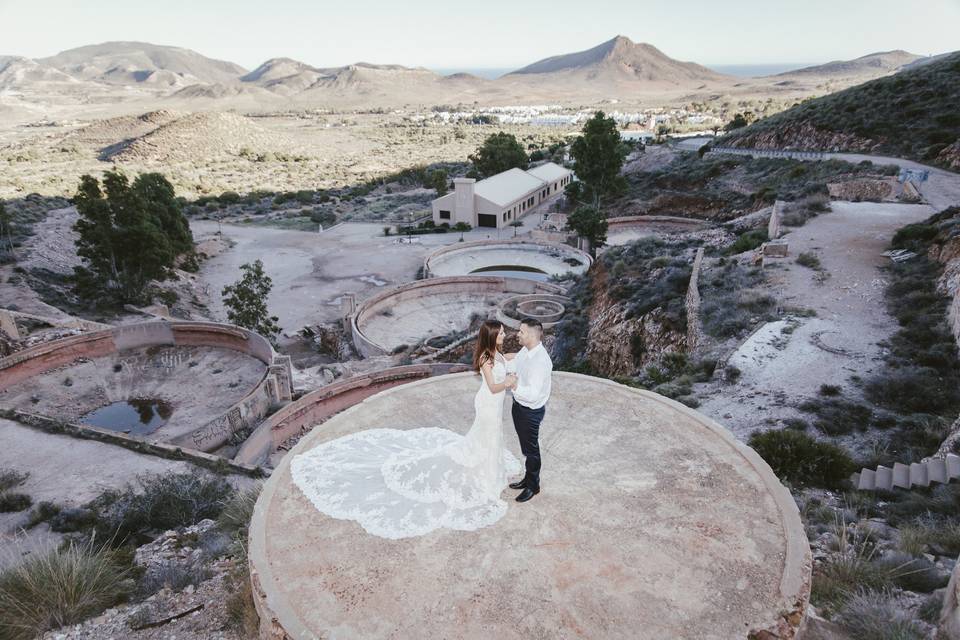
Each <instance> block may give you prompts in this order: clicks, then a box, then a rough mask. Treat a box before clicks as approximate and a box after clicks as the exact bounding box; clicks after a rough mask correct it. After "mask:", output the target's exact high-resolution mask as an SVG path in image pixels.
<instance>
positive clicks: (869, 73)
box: [773, 49, 922, 80]
mask: <svg viewBox="0 0 960 640" xmlns="http://www.w3.org/2000/svg"><path fill="white" fill-rule="evenodd" d="M921 59H922V58H921V56H918V55H915V54H912V53H909V52H907V51H903V50H901V49H897V50H895V51H881V52H878V53H871V54H868V55H865V56H861V57H859V58H855V59H854V60H834V61H832V62H827V63H825V64H819V65H816V66H812V67H804V68H803V69H795V70H794V71H787V72H784V73H778V74H777V75H775V76H773V77H774V78H780V79H783V78H796V77H804V76H820V77H824V78H831V77H863V79H864V80H868V79H872V78H875V77H878V76H884V75H887V74H889V73H893V72H895V71H899V70H900V69H902V68H904V67H906V66H907V65H909V64H911V63H913V62H915V61H917V60H921Z"/></svg>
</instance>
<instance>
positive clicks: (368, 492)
mask: <svg viewBox="0 0 960 640" xmlns="http://www.w3.org/2000/svg"><path fill="white" fill-rule="evenodd" d="M473 432H474V431H473V430H471V433H473ZM471 440H474V439H472V438H471V437H470V434H468V435H467V436H461V435H459V434H457V433H454V432H453V431H449V430H447V429H438V428H433V427H430V428H421V429H410V430H399V429H368V430H365V431H360V432H357V433H353V434H350V435H347V436H344V437H342V438H337V439H335V440H330V441H329V442H324V443H322V444H320V445H318V446H316V447H314V448H313V449H311V450H310V451H307V452H305V453H303V454H300V455H297V456H295V457H294V458H293V460H292V461H291V463H290V468H291V473H292V475H293V480H294V482H295V483H296V485H297V486H298V487H299V488H300V490H301V491H303V493H304V495H306V496H307V498H308V499H309V500H310V502H311V503H312V504H313V505H314V506H315V507H316V508H317V509H318V510H319V511H321V512H322V513H325V514H327V515H329V516H330V517H333V518H338V519H346V520H354V521H356V522H358V523H359V524H360V526H362V527H363V528H364V529H365V530H366V531H367V532H368V533H371V534H373V535H376V536H380V537H383V538H390V539H399V538H406V537H410V536H419V535H424V534H426V533H429V532H431V531H433V530H435V529H438V528H440V527H445V528H448V529H456V530H462V531H473V530H476V529H479V528H481V527H485V526H489V525H491V524H493V523H494V522H496V521H497V520H499V519H500V518H501V517H502V516H503V514H504V513H505V512H506V510H507V504H506V502H504V501H503V500H501V499H500V492H501V491H502V490H503V488H504V486H505V484H506V478H507V475H508V474H515V473H519V472H520V471H521V465H520V462H519V461H518V460H517V459H516V457H514V456H513V454H511V453H510V452H509V451H507V450H506V449H504V448H503V447H502V446H499V447H498V449H494V450H492V451H487V452H484V451H482V450H480V449H479V448H478V446H477V443H476V442H475V440H474V442H471ZM489 454H493V455H494V456H497V457H498V458H499V459H498V460H495V461H493V462H494V464H490V463H489V461H488V459H489V457H490V455H489Z"/></svg>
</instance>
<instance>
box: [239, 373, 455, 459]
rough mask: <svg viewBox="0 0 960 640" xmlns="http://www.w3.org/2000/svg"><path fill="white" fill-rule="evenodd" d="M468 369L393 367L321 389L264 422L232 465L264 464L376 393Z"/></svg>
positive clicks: (245, 443)
mask: <svg viewBox="0 0 960 640" xmlns="http://www.w3.org/2000/svg"><path fill="white" fill-rule="evenodd" d="M465 369H467V366H466V365H461V364H452V363H440V364H418V365H409V366H404V367H392V368H389V369H383V370H380V371H374V372H372V373H367V374H363V375H359V376H354V377H352V378H348V379H346V380H340V381H338V382H334V383H332V384H329V385H327V386H325V387H321V388H320V389H317V390H315V391H312V392H310V393H308V394H306V395H305V396H303V397H302V398H300V399H299V400H296V401H295V402H292V403H291V404H288V405H287V406H286V407H284V408H283V409H280V410H279V411H277V412H276V413H275V414H273V415H272V416H270V417H269V418H267V419H266V420H264V421H263V422H262V423H261V424H260V426H258V427H257V428H256V429H255V430H254V432H253V433H252V434H250V437H248V438H247V439H246V441H245V442H244V443H243V446H242V447H240V450H239V451H238V452H237V454H236V456H234V458H233V461H234V462H235V463H237V464H240V465H261V464H264V463H265V462H266V461H267V460H268V459H269V457H270V455H271V454H272V453H274V452H275V451H276V450H277V448H278V447H279V446H280V445H281V444H282V443H283V442H284V441H286V440H288V439H290V438H292V437H294V436H297V435H302V434H304V433H307V432H308V431H310V430H311V429H312V428H313V427H314V426H316V425H317V424H319V423H321V422H323V421H324V420H326V419H327V418H329V417H330V416H332V415H334V414H336V413H339V412H341V411H343V410H344V409H346V408H348V407H352V406H353V405H355V404H357V403H358V402H362V401H363V400H364V399H365V398H367V397H369V396H372V395H373V394H375V393H379V392H380V391H382V390H384V389H388V388H390V387H395V386H397V385H401V384H405V383H407V382H410V381H412V380H420V379H423V378H429V377H431V376H436V375H443V374H446V373H454V372H457V371H463V370H465Z"/></svg>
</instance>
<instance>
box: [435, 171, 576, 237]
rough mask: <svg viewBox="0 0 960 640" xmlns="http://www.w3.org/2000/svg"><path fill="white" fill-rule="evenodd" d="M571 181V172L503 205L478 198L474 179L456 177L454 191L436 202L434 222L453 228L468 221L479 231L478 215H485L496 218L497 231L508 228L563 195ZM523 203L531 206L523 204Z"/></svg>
mask: <svg viewBox="0 0 960 640" xmlns="http://www.w3.org/2000/svg"><path fill="white" fill-rule="evenodd" d="M572 180H573V172H568V173H567V175H566V176H564V177H562V178H559V179H557V180H554V181H553V182H550V183H545V184H543V185H542V186H540V187H538V188H536V189H533V190H531V191H529V192H527V193H525V194H523V195H522V196H520V197H519V198H517V199H516V200H514V201H513V202H510V203H509V204H507V205H505V206H503V205H499V204H496V203H494V202H491V201H490V200H487V199H486V198H482V197H480V196H478V195H476V194H475V193H474V188H473V185H474V184H475V182H476V181H475V180H472V179H469V178H456V179H454V181H453V182H454V191H453V192H452V193H448V194H447V195H445V196H441V197H440V198H437V199H436V200H434V201H433V203H432V209H433V223H434V224H436V225H441V224H444V223H447V224H449V225H450V226H451V227H452V226H454V225H455V224H457V223H458V222H466V223H467V224H469V225H470V226H471V227H474V228H476V227H478V226H479V218H478V215H479V214H483V215H493V216H496V218H497V228H504V227H508V226H510V223H511V222H514V221H515V220H519V219H520V218H522V217H524V216H525V215H527V214H528V213H530V212H531V211H532V210H533V209H536V208H537V207H538V206H539V205H540V204H541V203H542V202H544V201H546V200H549V199H551V198H554V197H555V196H557V195H559V194H560V193H562V192H563V189H564V187H565V186H566V185H567V184H568V183H569V182H571V181H572ZM524 203H528V204H526V205H524ZM441 211H448V212H449V213H450V217H449V218H441V217H440V212H441ZM505 215H506V217H505Z"/></svg>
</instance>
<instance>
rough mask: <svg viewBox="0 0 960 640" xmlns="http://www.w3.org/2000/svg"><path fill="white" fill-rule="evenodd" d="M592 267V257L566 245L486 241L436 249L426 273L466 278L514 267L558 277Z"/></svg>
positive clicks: (427, 261) (425, 269) (584, 270)
mask: <svg viewBox="0 0 960 640" xmlns="http://www.w3.org/2000/svg"><path fill="white" fill-rule="evenodd" d="M591 264H593V258H591V257H590V254H589V253H587V252H586V251H581V250H579V249H575V248H574V247H571V246H569V245H566V244H557V243H553V242H531V241H530V240H526V239H520V240H483V241H480V242H466V243H462V244H453V245H449V246H446V247H441V248H440V249H437V250H436V251H434V252H433V253H431V254H430V255H429V256H427V258H426V259H425V260H424V262H423V272H424V275H425V277H443V276H465V275H470V274H471V273H474V272H475V271H477V270H478V269H489V268H493V267H497V266H509V265H515V266H523V267H529V268H534V269H537V270H538V271H541V272H542V273H544V274H546V275H548V276H554V275H557V276H559V275H563V274H565V273H567V272H571V273H574V274H576V275H580V274H582V273H584V272H586V271H587V269H589V268H590V265H591Z"/></svg>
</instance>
